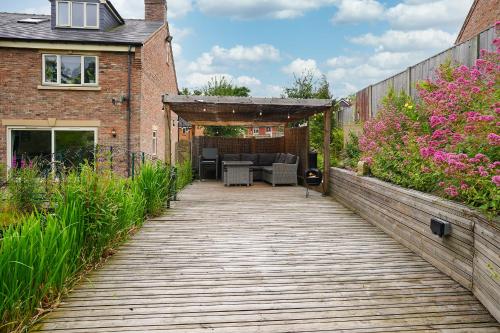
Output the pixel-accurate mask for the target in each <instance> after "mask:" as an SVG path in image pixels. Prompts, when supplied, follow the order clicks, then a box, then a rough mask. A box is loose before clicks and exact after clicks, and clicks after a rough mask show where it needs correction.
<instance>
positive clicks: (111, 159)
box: [109, 146, 113, 171]
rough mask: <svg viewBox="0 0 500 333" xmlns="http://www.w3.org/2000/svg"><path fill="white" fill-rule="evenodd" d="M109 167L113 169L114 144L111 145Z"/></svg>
mask: <svg viewBox="0 0 500 333" xmlns="http://www.w3.org/2000/svg"><path fill="white" fill-rule="evenodd" d="M109 167H110V168H111V171H113V146H111V147H109Z"/></svg>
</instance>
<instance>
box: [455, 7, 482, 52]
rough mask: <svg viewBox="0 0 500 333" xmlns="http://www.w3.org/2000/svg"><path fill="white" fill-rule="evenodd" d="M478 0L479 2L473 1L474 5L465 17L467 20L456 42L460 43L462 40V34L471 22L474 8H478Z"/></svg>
mask: <svg viewBox="0 0 500 333" xmlns="http://www.w3.org/2000/svg"><path fill="white" fill-rule="evenodd" d="M478 2H479V0H474V2H473V3H472V6H471V7H470V9H469V13H467V17H466V18H465V21H464V23H463V24H462V28H461V29H460V32H459V33H458V36H457V39H456V40H455V44H458V43H459V42H460V40H461V39H462V36H463V34H464V31H465V27H466V26H467V24H469V21H470V18H471V17H472V14H473V13H474V10H475V9H476V6H477V3H478Z"/></svg>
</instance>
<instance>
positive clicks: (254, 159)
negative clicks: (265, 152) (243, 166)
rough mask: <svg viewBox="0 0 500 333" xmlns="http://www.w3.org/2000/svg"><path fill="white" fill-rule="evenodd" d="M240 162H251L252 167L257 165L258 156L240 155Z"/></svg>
mask: <svg viewBox="0 0 500 333" xmlns="http://www.w3.org/2000/svg"><path fill="white" fill-rule="evenodd" d="M241 160H242V161H245V162H252V163H253V165H257V164H258V163H259V155H257V154H241Z"/></svg>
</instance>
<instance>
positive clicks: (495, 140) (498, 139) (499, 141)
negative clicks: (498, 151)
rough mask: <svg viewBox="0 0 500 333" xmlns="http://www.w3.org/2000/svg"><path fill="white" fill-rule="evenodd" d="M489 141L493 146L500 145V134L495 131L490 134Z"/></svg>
mask: <svg viewBox="0 0 500 333" xmlns="http://www.w3.org/2000/svg"><path fill="white" fill-rule="evenodd" d="M488 142H489V144H490V145H492V146H500V135H497V134H495V133H490V134H488Z"/></svg>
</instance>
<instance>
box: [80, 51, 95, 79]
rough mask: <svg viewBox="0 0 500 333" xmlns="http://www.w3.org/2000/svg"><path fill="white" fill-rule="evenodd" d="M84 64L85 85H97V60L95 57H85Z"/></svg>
mask: <svg viewBox="0 0 500 333" xmlns="http://www.w3.org/2000/svg"><path fill="white" fill-rule="evenodd" d="M83 63H84V75H85V81H84V82H85V83H97V81H96V58H95V57H85V58H84V60H83Z"/></svg>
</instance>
